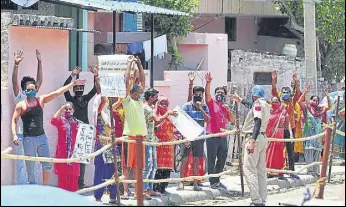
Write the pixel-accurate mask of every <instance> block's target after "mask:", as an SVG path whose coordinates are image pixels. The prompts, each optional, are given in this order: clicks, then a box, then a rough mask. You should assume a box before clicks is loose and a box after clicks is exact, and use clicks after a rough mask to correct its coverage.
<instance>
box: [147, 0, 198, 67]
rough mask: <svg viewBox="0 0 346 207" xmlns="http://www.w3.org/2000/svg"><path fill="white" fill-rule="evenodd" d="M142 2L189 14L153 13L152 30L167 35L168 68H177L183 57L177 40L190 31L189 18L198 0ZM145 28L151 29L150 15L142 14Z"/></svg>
mask: <svg viewBox="0 0 346 207" xmlns="http://www.w3.org/2000/svg"><path fill="white" fill-rule="evenodd" d="M142 2H143V3H144V4H148V5H152V6H157V7H161V8H166V9H171V10H176V11H182V12H185V13H188V14H190V15H189V16H171V15H157V14H155V15H154V31H155V32H157V34H158V35H164V34H166V35H167V39H168V52H169V53H170V54H171V55H172V60H171V61H170V63H169V70H171V69H177V67H178V66H179V64H181V63H182V61H183V58H182V56H181V55H180V54H179V52H178V44H179V41H180V40H182V39H183V38H184V37H186V36H187V34H188V33H189V32H190V31H191V29H192V25H191V24H190V19H191V17H192V15H193V14H194V13H195V9H196V8H197V6H198V5H199V0H143V1H142ZM143 16H144V22H145V29H146V30H147V31H148V30H151V15H150V14H144V15H143Z"/></svg>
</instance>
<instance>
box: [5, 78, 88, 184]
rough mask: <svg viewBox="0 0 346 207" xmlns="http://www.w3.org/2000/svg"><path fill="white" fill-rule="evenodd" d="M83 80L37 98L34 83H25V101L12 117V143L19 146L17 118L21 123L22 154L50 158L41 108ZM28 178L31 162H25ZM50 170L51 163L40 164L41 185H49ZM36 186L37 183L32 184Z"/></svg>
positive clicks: (82, 82)
mask: <svg viewBox="0 0 346 207" xmlns="http://www.w3.org/2000/svg"><path fill="white" fill-rule="evenodd" d="M84 82H85V81H84V80H76V81H75V82H72V83H70V84H68V85H66V86H64V87H61V88H59V89H58V90H56V91H54V92H52V93H49V94H44V95H41V96H39V97H37V96H36V93H37V84H36V82H35V81H32V82H27V83H26V86H25V94H26V99H25V100H23V101H21V102H19V103H18V104H17V105H16V108H15V111H14V113H13V116H12V123H11V129H12V136H13V143H14V144H15V145H17V146H18V145H19V138H18V136H17V131H16V128H17V122H18V119H19V118H22V121H23V146H24V154H25V155H26V156H31V157H36V156H38V157H50V151H49V143H48V140H47V136H46V134H45V132H44V128H43V108H44V105H45V104H46V103H48V102H50V101H52V100H54V99H55V98H56V97H58V96H59V95H62V94H63V93H64V92H65V91H67V90H69V89H70V88H72V87H74V86H77V85H82V84H84ZM26 167H27V172H28V177H29V178H32V177H33V176H34V172H35V164H34V162H32V161H26ZM51 168H52V165H51V163H48V162H42V170H43V184H44V185H48V184H49V175H50V170H51ZM32 184H37V183H32Z"/></svg>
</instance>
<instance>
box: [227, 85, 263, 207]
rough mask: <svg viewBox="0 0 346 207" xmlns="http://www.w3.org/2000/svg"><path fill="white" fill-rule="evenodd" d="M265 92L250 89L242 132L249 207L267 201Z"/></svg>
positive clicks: (234, 98) (233, 98) (235, 97)
mask: <svg viewBox="0 0 346 207" xmlns="http://www.w3.org/2000/svg"><path fill="white" fill-rule="evenodd" d="M264 95H265V91H264V88H263V87H262V86H255V87H254V88H253V89H252V100H253V104H252V108H251V110H250V111H249V113H248V115H247V117H246V120H245V123H244V126H243V129H242V132H243V133H245V134H246V136H245V138H246V139H245V148H243V149H246V150H244V175H245V179H246V182H247V185H248V187H249V189H250V197H251V200H252V203H251V205H250V206H265V202H266V199H267V169H266V150H267V138H266V137H265V130H266V128H267V124H268V120H269V114H270V106H269V105H268V103H267V102H266V101H265V100H264ZM232 100H234V101H237V102H241V103H242V104H244V105H247V104H248V103H247V102H246V101H245V100H243V99H241V98H240V97H239V96H237V95H235V96H232Z"/></svg>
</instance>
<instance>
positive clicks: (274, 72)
mask: <svg viewBox="0 0 346 207" xmlns="http://www.w3.org/2000/svg"><path fill="white" fill-rule="evenodd" d="M277 78H278V72H277V71H276V70H274V71H273V72H272V79H273V80H276V79H277Z"/></svg>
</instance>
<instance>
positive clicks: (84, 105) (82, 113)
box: [64, 67, 98, 189]
mask: <svg viewBox="0 0 346 207" xmlns="http://www.w3.org/2000/svg"><path fill="white" fill-rule="evenodd" d="M81 70H82V69H81V67H76V68H75V69H74V70H73V71H72V73H71V75H70V76H69V77H68V78H67V80H66V81H65V83H64V86H65V85H68V84H69V83H71V81H72V79H73V78H74V77H75V76H77V75H78V74H79V73H80V72H81ZM89 70H90V71H91V72H92V73H93V74H94V87H93V89H92V90H91V91H90V92H89V93H88V94H86V95H83V94H84V85H78V86H75V87H73V92H74V96H72V95H71V93H70V91H66V92H65V93H64V96H65V99H66V101H69V102H72V103H73V105H74V107H75V111H74V117H76V118H77V119H78V120H80V121H82V122H83V123H85V124H89V119H88V105H89V101H90V100H91V99H92V98H93V97H94V96H95V94H96V87H95V79H96V77H97V76H98V71H97V70H96V67H89ZM84 175H85V164H82V163H81V164H80V175H79V179H78V187H79V189H82V188H84V187H85V184H84Z"/></svg>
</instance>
